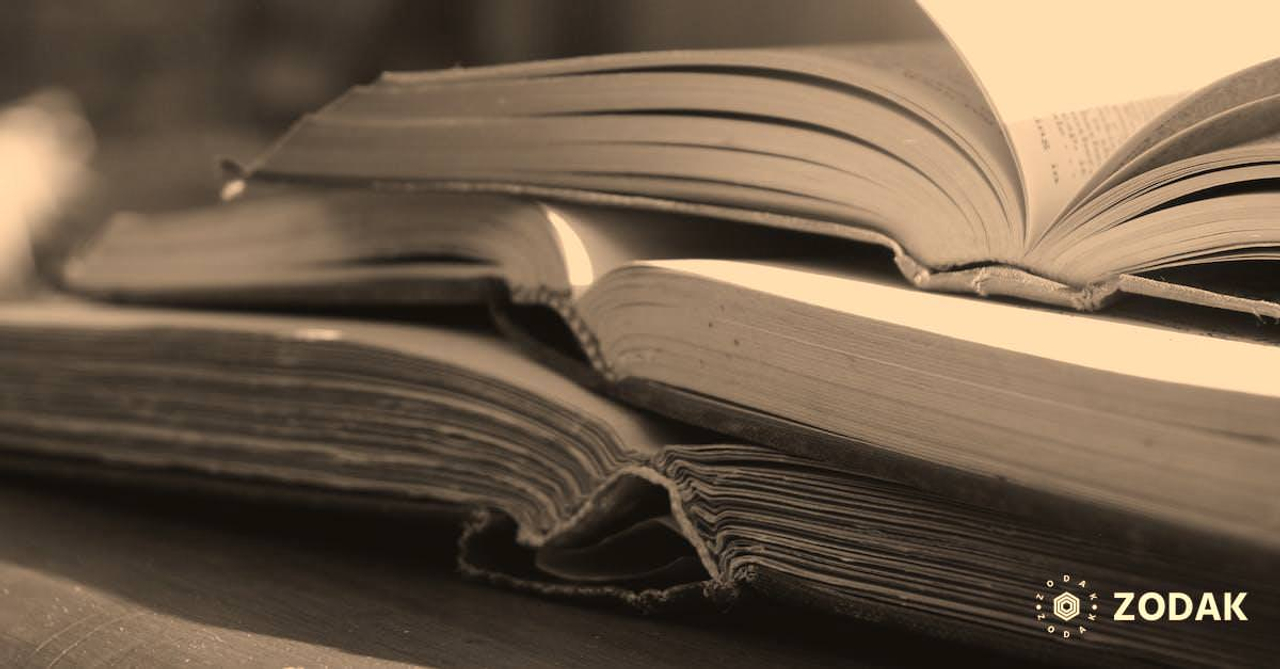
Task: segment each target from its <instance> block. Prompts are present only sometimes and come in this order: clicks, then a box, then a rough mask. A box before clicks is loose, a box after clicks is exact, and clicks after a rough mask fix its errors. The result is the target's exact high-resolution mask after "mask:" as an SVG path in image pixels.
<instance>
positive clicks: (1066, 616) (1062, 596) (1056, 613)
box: [1036, 574, 1098, 639]
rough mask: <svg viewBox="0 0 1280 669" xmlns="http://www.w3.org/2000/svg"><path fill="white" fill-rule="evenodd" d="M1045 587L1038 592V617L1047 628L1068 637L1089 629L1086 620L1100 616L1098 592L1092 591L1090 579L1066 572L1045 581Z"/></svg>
mask: <svg viewBox="0 0 1280 669" xmlns="http://www.w3.org/2000/svg"><path fill="white" fill-rule="evenodd" d="M1044 587H1045V588H1046V590H1044V591H1041V592H1037V593H1036V620H1037V621H1039V622H1040V623H1041V624H1042V625H1044V631H1046V632H1048V633H1049V634H1053V635H1058V636H1061V637H1062V638H1064V639H1070V638H1071V637H1072V636H1083V635H1084V633H1085V632H1088V631H1089V628H1088V627H1087V626H1085V623H1090V624H1092V623H1093V621H1095V620H1097V619H1098V593H1096V592H1090V591H1089V589H1088V588H1089V581H1088V580H1086V579H1083V578H1081V579H1076V580H1074V581H1073V580H1072V579H1071V575H1070V574H1063V575H1062V579H1061V580H1059V581H1056V582H1055V581H1054V580H1052V579H1050V580H1048V581H1045V582H1044Z"/></svg>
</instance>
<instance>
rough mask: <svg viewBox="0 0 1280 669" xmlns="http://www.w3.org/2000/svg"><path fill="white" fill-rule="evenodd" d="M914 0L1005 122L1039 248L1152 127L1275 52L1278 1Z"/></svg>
mask: <svg viewBox="0 0 1280 669" xmlns="http://www.w3.org/2000/svg"><path fill="white" fill-rule="evenodd" d="M918 1H919V2H920V4H921V5H922V6H923V7H924V8H925V10H926V11H927V12H928V13H929V15H930V16H931V17H932V18H933V19H934V21H935V22H937V24H938V26H939V28H940V29H941V30H942V31H943V32H944V33H945V34H946V35H947V37H948V38H949V39H950V40H951V42H952V43H953V45H954V46H955V47H956V49H957V50H958V51H959V52H960V54H961V56H962V57H963V58H964V60H965V61H966V62H967V63H968V65H969V67H970V68H971V69H972V70H973V72H974V75H975V77H976V78H977V79H978V81H979V82H980V84H981V85H982V87H983V89H984V91H985V93H986V94H987V97H988V100H989V102H990V103H991V106H992V107H993V109H994V111H995V112H996V115H997V116H998V117H999V118H1000V119H1001V121H1002V123H1003V125H1004V128H1005V132H1006V134H1007V136H1008V138H1009V141H1010V144H1011V145H1012V148H1013V151H1014V155H1015V156H1016V158H1017V160H1018V164H1019V168H1020V171H1021V173H1022V179H1023V188H1024V190H1025V192H1026V198H1027V205H1028V211H1029V212H1030V213H1029V215H1028V228H1029V230H1030V232H1031V234H1030V235H1029V237H1030V238H1033V239H1034V238H1035V236H1036V234H1037V233H1038V232H1039V231H1041V230H1043V229H1044V228H1045V227H1047V226H1048V225H1049V224H1050V223H1052V222H1053V220H1054V219H1055V218H1057V216H1058V215H1059V214H1060V213H1061V210H1062V209H1063V207H1064V206H1065V205H1066V204H1067V202H1069V201H1070V200H1071V199H1072V197H1073V196H1074V195H1075V194H1076V192H1077V191H1079V190H1080V189H1081V188H1082V187H1083V186H1084V184H1085V183H1086V182H1087V181H1088V180H1089V178H1090V177H1092V176H1093V173H1094V171H1095V170H1096V169H1097V168H1098V167H1099V166H1101V165H1102V164H1103V163H1105V162H1106V159H1107V158H1108V157H1109V156H1110V154H1111V153H1112V152H1114V151H1115V150H1116V149H1117V148H1119V147H1120V145H1122V144H1123V143H1124V142H1125V141H1127V140H1128V139H1129V138H1130V137H1132V136H1133V135H1134V134H1135V133H1136V132H1137V131H1138V130H1139V129H1140V128H1141V127H1142V126H1143V125H1145V124H1146V123H1147V122H1148V121H1150V120H1151V119H1153V118H1155V117H1156V116H1157V115H1159V114H1160V113H1161V112H1162V111H1164V110H1165V109H1167V108H1168V107H1169V106H1170V105H1172V104H1173V103H1174V102H1176V101H1177V100H1178V99H1180V98H1181V97H1182V96H1184V95H1185V94H1186V93H1188V92H1190V91H1192V90H1195V89H1197V88H1200V87H1202V86H1205V85H1207V84H1209V83H1210V82H1212V81H1214V80H1216V79H1218V78H1221V77H1223V76H1226V75H1228V74H1230V73H1232V72H1235V71H1237V70H1240V69H1243V68H1245V67H1248V66H1250V65H1253V64H1255V63H1258V62H1261V61H1264V60H1267V59H1270V58H1272V57H1275V56H1277V55H1280V39H1277V37H1276V28H1277V26H1280V3H1275V2H1262V1H1252V2H1251V1H1247V0H1221V1H1218V2H1212V3H1191V2H1167V1H1164V2H1159V1H1155V0H1126V1H1125V2H1115V1H1114V0H1076V1H1074V2H1071V3H1047V2H1028V1H1025V0H1024V1H1017V0H986V1H984V2H962V1H961V0H918Z"/></svg>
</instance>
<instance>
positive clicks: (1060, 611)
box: [1053, 592, 1080, 622]
mask: <svg viewBox="0 0 1280 669" xmlns="http://www.w3.org/2000/svg"><path fill="white" fill-rule="evenodd" d="M1053 615H1055V616H1058V618H1059V619H1060V620H1062V622H1067V621H1068V620H1071V619H1072V618H1074V617H1076V616H1078V615H1080V598H1079V597H1076V596H1075V595H1074V594H1072V593H1070V592H1064V593H1062V594H1060V595H1058V596H1057V597H1054V598H1053Z"/></svg>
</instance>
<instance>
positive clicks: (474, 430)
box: [0, 300, 1280, 666]
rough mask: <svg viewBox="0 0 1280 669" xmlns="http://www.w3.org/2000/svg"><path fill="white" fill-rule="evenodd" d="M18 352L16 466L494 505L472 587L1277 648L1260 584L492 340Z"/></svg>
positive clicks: (321, 331)
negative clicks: (1179, 615)
mask: <svg viewBox="0 0 1280 669" xmlns="http://www.w3.org/2000/svg"><path fill="white" fill-rule="evenodd" d="M0 344H2V345H0V371H2V372H3V374H2V375H0V378H4V379H24V383H22V384H15V383H3V384H0V426H3V430H0V433H2V434H3V437H0V457H2V458H3V459H4V461H5V462H6V463H7V462H9V461H10V459H12V458H18V459H19V461H20V462H22V463H23V465H24V466H33V465H30V458H33V457H34V458H44V459H46V460H48V462H47V463H45V464H44V465H42V466H43V467H45V468H46V469H47V468H50V467H52V466H53V465H52V464H50V463H53V462H63V463H68V464H69V463H74V462H76V461H79V462H82V463H98V464H97V465H88V466H96V467H106V466H110V467H114V468H117V469H123V470H129V469H133V470H137V471H139V472H147V471H153V472H157V473H160V474H161V475H165V474H163V472H173V475H175V476H179V475H180V473H182V472H198V473H204V474H208V475H213V476H216V477H218V478H220V479H223V480H228V481H260V482H265V483H271V484H275V485H287V486H288V487H290V488H293V489H300V490H301V489H314V490H320V491H325V490H328V491H334V492H339V493H343V494H364V495H372V496H374V497H376V498H379V499H393V500H394V499H401V500H406V501H408V500H424V501H428V502H430V503H432V504H438V503H445V504H449V505H454V506H457V507H460V508H463V509H475V510H476V513H475V514H474V515H473V516H472V518H471V521H470V523H469V525H468V527H467V529H466V531H465V532H464V536H463V538H462V540H461V555H460V565H461V568H462V569H463V571H464V572H466V573H469V574H471V575H473V576H476V577H479V578H484V579H489V580H493V581H495V582H498V583H501V584H504V585H508V586H513V587H518V588H526V589H529V590H533V591H537V592H540V593H543V594H549V595H557V596H573V597H587V598H595V599H603V600H614V601H621V602H625V603H627V604H630V605H633V606H638V607H641V608H643V609H646V610H662V609H671V608H673V607H681V606H697V605H702V606H705V605H708V604H710V605H712V606H729V605H731V604H732V602H733V601H734V600H735V599H736V598H738V597H742V596H746V595H752V596H761V597H768V598H775V599H779V600H783V601H788V602H792V603H799V604H803V605H806V606H810V607H818V608H822V609H827V610H831V611H835V612H839V613H842V614H845V615H852V616H857V617H861V618H866V619H872V620H879V621H885V622H890V623H893V624H898V625H903V626H907V627H910V628H913V629H917V630H921V631H924V632H927V633H929V634H934V635H940V636H945V637H950V638H955V639H962V640H966V641H969V642H974V643H981V644H987V645H991V646H994V647H999V648H1003V649H1005V650H1009V651H1017V652H1022V653H1027V654H1029V655H1031V656H1036V657H1041V658H1047V659H1055V658H1056V659H1062V658H1063V657H1069V658H1071V659H1073V660H1075V661H1080V660H1084V659H1088V658H1092V660H1093V661H1098V662H1102V661H1106V662H1111V663H1114V662H1117V661H1125V662H1131V661H1146V662H1161V663H1179V664H1183V665H1187V664H1203V665H1219V666H1220V665H1222V664H1224V663H1225V664H1252V663H1257V662H1264V661H1265V660H1266V658H1270V657H1273V656H1274V653H1275V652H1276V650H1277V649H1276V645H1275V644H1276V639H1275V637H1274V636H1273V635H1269V634H1268V632H1269V631H1270V628H1269V627H1268V626H1267V625H1266V623H1265V621H1267V620H1268V619H1274V616H1276V615H1280V608H1277V607H1278V606H1280V593H1278V592H1276V591H1275V589H1274V583H1273V582H1272V581H1271V580H1270V579H1268V578H1267V577H1266V575H1265V574H1262V573H1257V572H1248V571H1237V570H1233V569H1230V568H1225V567H1224V566H1223V565H1221V564H1216V563H1212V562H1208V563H1206V562H1198V561H1193V560H1192V561H1189V560H1183V559H1178V558H1174V557H1171V556H1169V555H1167V554H1165V553H1162V552H1151V551H1135V550H1133V549H1130V548H1122V547H1117V546H1116V545H1115V544H1113V543H1109V542H1108V541H1107V540H1105V539H1103V538H1100V537H1099V536H1098V535H1096V534H1093V533H1090V532H1085V531H1076V532H1059V531H1055V530H1050V529H1046V528H1045V527H1043V526H1041V525H1039V524H1038V523H1036V522H1034V521H1033V520H1028V519H1026V518H1022V517H1019V516H1015V515H1011V514H1008V513H1005V512H1001V511H998V510H992V509H989V508H983V507H980V506H975V505H971V504H964V503H957V502H956V501H955V500H953V499H950V498H947V497H943V496H940V495H937V494H935V493H932V492H930V491H928V490H922V489H920V488H915V487H911V486H908V485H903V484H901V483H898V482H894V481H890V480H886V479H883V478H880V477H876V476H873V475H868V474H866V473H855V472H850V471H847V470H844V469H841V468H839V467H834V466H832V465H830V464H828V463H825V462H823V461H821V460H815V459H811V458H805V457H800V456H795V455H789V454H784V453H780V452H778V451H776V450H773V449H770V448H767V447H763V446H757V445H751V444H745V443H735V442H732V441H729V442H725V441H724V440H723V438H722V437H716V436H715V435H711V434H709V433H707V432H704V431H700V430H696V429H694V428H690V427H687V426H684V425H681V424H678V423H674V422H671V421H667V420H663V419H660V418H657V417H654V416H651V415H646V414H643V413H640V412H637V411H634V410H631V409H627V408H625V407H623V406H621V405H619V404H617V403H614V402H611V401H609V400H607V399H604V398H602V397H601V396H599V395H596V394H594V393H592V392H590V391H588V390H586V389H584V388H583V387H582V386H581V385H580V384H578V383H576V382H574V381H573V380H571V379H569V378H566V377H564V376H563V375H560V374H559V373H557V372H556V371H555V370H554V369H553V368H551V367H548V366H545V365H542V364H540V363H538V362H535V361H533V360H531V359H530V358H527V357H525V356H523V355H522V354H521V353H519V352H518V351H517V350H516V349H514V348H513V347H512V346H511V345H510V343H509V342H506V341H505V340H503V339H502V338H500V337H499V336H496V335H495V334H494V333H492V332H487V331H485V330H483V329H482V328H479V327H477V326H475V325H469V326H467V327H461V326H452V327H445V326H439V325H437V326H422V325H405V324H395V323H386V322H375V321H371V320H353V319H350V318H335V317H289V316H277V315H266V314H244V313H238V314H237V313H226V312H217V311H175V310H165V309H156V308H141V307H115V306H105V305H92V304H85V303H79V302H75V301H71V300H52V301H46V302H38V303H27V304H10V305H4V306H2V307H0ZM22 458H27V460H21V459H22ZM178 480H182V479H181V478H179V479H178ZM1064 579H1065V580H1064ZM1047 581H1052V582H1061V583H1062V586H1061V587H1064V588H1065V589H1064V590H1063V592H1064V594H1066V593H1069V594H1071V595H1073V596H1076V595H1078V596H1079V598H1081V599H1082V600H1083V602H1084V603H1083V605H1082V607H1083V610H1082V611H1081V612H1080V613H1079V616H1078V619H1075V620H1073V621H1072V622H1071V624H1069V625H1068V624H1057V625H1055V624H1054V621H1053V620H1052V619H1049V620H1048V622H1046V621H1045V617H1044V616H1043V615H1041V614H1043V613H1044V611H1043V610H1041V611H1040V613H1037V608H1038V607H1037V602H1041V606H1043V605H1044V604H1043V601H1044V600H1043V598H1042V597H1041V598H1037V593H1040V594H1041V595H1043V592H1044V591H1046V589H1049V590H1051V591H1052V588H1053V587H1055V586H1053V585H1046V582H1047ZM1108 588H1110V589H1132V590H1137V591H1146V590H1152V591H1165V590H1173V591H1177V592H1195V593H1199V592H1213V593H1217V592H1219V591H1228V590H1230V591H1242V590H1247V591H1248V593H1249V594H1248V599H1247V601H1246V602H1245V606H1246V610H1247V611H1248V614H1247V615H1248V616H1250V618H1251V620H1256V621H1259V623H1260V624H1254V625H1249V624H1243V623H1242V624H1234V625H1232V624H1219V625H1213V624H1208V625H1188V624H1185V623H1182V624H1180V623H1177V622H1169V623H1163V624H1162V623H1149V624H1141V625H1131V624H1130V625H1126V624H1123V623H1120V622H1116V621H1113V620H1111V618H1112V616H1113V614H1114V613H1116V611H1115V607H1116V605H1117V604H1116V601H1115V600H1114V599H1113V598H1112V597H1111V596H1110V590H1108ZM1095 591H1096V592H1102V593H1103V596H1102V597H1101V598H1098V599H1092V598H1090V597H1089V595H1090V594H1091V593H1094V592H1095ZM1053 592H1056V591H1053ZM1214 596H1215V597H1217V594H1215V595H1214ZM1223 613H1224V612H1219V615H1222V614H1223ZM1064 631H1065V632H1066V634H1065V635H1064V634H1063V632H1064ZM1062 644H1076V645H1075V647H1073V648H1071V649H1070V650H1067V648H1066V647H1064V646H1063V645H1062ZM1066 653H1070V655H1066Z"/></svg>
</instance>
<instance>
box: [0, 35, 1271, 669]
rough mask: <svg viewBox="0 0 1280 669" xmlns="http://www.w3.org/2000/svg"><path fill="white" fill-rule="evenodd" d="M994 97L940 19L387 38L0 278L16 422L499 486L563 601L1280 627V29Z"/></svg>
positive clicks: (1017, 636)
mask: <svg viewBox="0 0 1280 669" xmlns="http://www.w3.org/2000/svg"><path fill="white" fill-rule="evenodd" d="M979 74H981V73H979ZM993 100H998V96H991V97H988V96H984V94H983V92H982V90H981V88H980V87H979V85H978V82H977V79H975V77H974V75H972V74H970V72H969V71H968V70H967V69H965V67H964V66H963V61H961V59H960V58H959V57H957V55H956V53H955V51H954V50H953V47H952V46H951V45H949V44H947V43H945V42H941V41H937V42H932V41H930V42H911V43H893V44H865V45H851V46H836V47H824V48H804V49H758V50H734V51H687V52H665V53H648V54H628V55H618V56H603V57H591V58H582V59H573V60H564V61H553V62H538V63H529V64H523V65H513V66H500V67H490V68H477V69H455V70H449V71H443V72H435V73H422V74H394V75H387V76H385V77H384V78H383V79H382V80H380V81H378V82H377V83H375V84H372V85H369V86H362V87H357V88H356V89H354V90H352V91H351V92H349V93H348V94H346V95H345V96H343V97H342V98H340V99H339V100H337V101H335V102H334V103H332V104H331V105H329V106H327V107H325V108H324V109H322V110H320V111H318V112H317V113H315V114H312V115H309V116H307V117H305V118H303V119H302V120H300V121H299V122H298V123H297V124H296V125H295V126H294V128H293V129H292V130H290V131H289V133H288V134H287V135H285V136H284V137H283V138H282V139H281V140H280V141H279V142H278V143H277V144H276V146H275V147H273V148H272V149H271V150H270V151H269V152H267V153H266V155H265V156H263V157H262V158H261V159H260V160H258V161H257V162H256V163H254V164H253V165H251V166H249V167H248V168H247V169H245V170H244V171H243V172H241V173H239V174H237V175H235V176H234V178H232V179H231V180H230V181H229V182H228V184H227V186H226V189H225V195H226V200H227V201H226V202H225V203H223V204H220V205H218V206H216V207H212V208H209V209H205V210H198V211H188V212H183V213H179V214H171V215H166V216H159V217H142V216H137V215H120V216H118V217H117V218H115V219H114V220H112V221H111V222H110V224H109V225H108V226H106V227H105V229H104V230H103V231H102V233H101V234H100V235H99V236H98V237H97V238H96V239H95V240H93V242H92V243H91V244H89V245H88V246H86V247H85V249H83V251H82V252H81V253H79V254H78V255H77V256H76V257H75V258H73V259H72V261H71V262H69V263H68V264H67V266H66V267H65V271H64V272H63V275H62V276H61V277H59V281H60V283H61V285H62V287H63V288H64V290H63V291H62V294H61V295H60V296H59V297H56V298H50V299H45V300H42V301H39V302H30V303H19V304H11V305H6V306H3V307H0V342H2V344H0V370H3V374H0V379H3V381H0V426H2V427H3V429H2V430H0V434H2V435H3V436H0V447H2V448H3V449H4V451H5V452H6V453H9V454H10V456H12V457H18V456H22V457H39V458H53V459H60V461H65V462H81V463H93V462H96V463H99V465H98V466H103V467H107V466H110V467H116V468H121V467H123V468H136V469H138V470H147V469H149V470H156V469H161V470H184V471H188V472H191V471H195V472H203V473H207V474H210V475H217V476H223V477H234V478H240V479H250V480H256V481H263V482H272V483H276V484H287V485H292V486H300V487H310V488H317V489H327V490H334V491H342V492H344V493H350V494H367V495H384V496H395V497H400V498H413V499H430V500H434V501H443V502H448V503H452V504H456V505H458V506H459V507H460V508H467V509H475V510H476V512H475V514H474V515H473V516H472V517H471V520H470V521H469V524H468V527H467V529H466V532H465V535H464V538H463V541H462V546H461V554H460V563H461V568H462V569H463V571H464V572H466V573H468V574H471V575H473V576H476V577H480V578H484V579H489V580H492V581H494V582H496V583H499V584H502V585H505V586H509V587H517V588H526V589H530V590H533V591H537V592H540V593H544V594H547V595H552V596H565V597H586V598H597V599H599V598H603V599H613V600H619V601H622V602H626V603H628V604H630V605H634V606H637V607H640V608H642V609H646V610H663V609H669V608H675V607H681V606H690V605H696V604H697V603H698V602H702V603H707V602H710V603H711V604H712V605H714V606H728V605H731V604H732V602H733V600H734V598H736V597H739V596H741V595H743V594H746V593H755V594H756V595H761V596H765V597H769V598H775V599H777V600H779V601H787V602H791V603H800V604H803V605H806V606H811V607H814V608H816V609H822V610H826V611H834V612H837V613H839V614H843V615H849V616H854V617H859V618H867V619H874V620H881V621H884V622H885V623H886V624H894V625H903V626H908V627H911V628H914V629H919V630H921V631H923V632H925V633H927V634H930V635H937V636H943V637H951V638H958V639H963V640H968V641H972V642H975V643H982V644H990V645H991V646H993V647H998V648H1005V649H1009V650H1011V651H1015V652H1020V653H1026V654H1029V655H1032V656H1037V657H1055V658H1057V659H1067V660H1068V661H1071V660H1074V659H1087V658H1092V659H1094V660H1097V659H1106V660H1115V661H1126V662H1127V661H1154V662H1165V663H1202V664H1218V663H1224V662H1226V663H1259V662H1265V661H1266V658H1274V656H1275V653H1276V652H1277V650H1278V648H1277V639H1278V638H1280V637H1278V636H1277V635H1276V634H1275V632H1276V628H1275V625H1276V621H1277V620H1280V618H1278V617H1280V588H1277V585H1276V583H1275V581H1274V578H1273V576H1272V568H1273V567H1274V565H1275V564H1276V562H1275V560H1276V557H1277V555H1280V478H1277V477H1278V475H1280V347H1277V346H1276V343H1275V342H1276V338H1277V334H1280V332H1278V331H1277V330H1276V329H1275V327H1274V325H1272V322H1273V321H1272V319H1274V318H1276V317H1280V283H1277V282H1276V281H1275V279H1274V276H1275V274H1274V265H1273V264H1272V263H1273V262H1274V261H1275V260H1276V259H1278V258H1280V252H1278V251H1277V248H1280V186H1277V183H1280V181H1277V179H1280V122H1277V121H1276V120H1275V119H1276V118H1280V116H1277V115H1276V114H1275V113H1274V112H1275V111H1276V106H1277V101H1278V100H1280V61H1270V62H1265V63H1263V64H1261V65H1256V66H1253V67H1251V68H1249V69H1246V70H1244V71H1241V72H1238V73H1237V74H1235V75H1231V76H1227V77H1225V78H1222V79H1219V80H1218V81H1216V82H1215V83H1213V84H1211V85H1209V86H1207V87H1204V88H1201V89H1199V90H1197V91H1196V92H1194V93H1190V94H1187V95H1184V96H1181V97H1174V98H1164V97H1162V98H1157V99H1147V100H1141V101H1136V102H1129V103H1125V104H1117V105H1112V106H1107V107H1102V108H1096V109H1090V110H1084V111H1080V110H1076V111H1074V112H1073V113H1070V114H1068V113H1063V114H1059V115H1056V116H1054V117H1051V118H1047V119H1034V124H1033V125H1032V126H1027V127H1032V128H1038V131H1037V132H1036V134H1035V136H1034V140H1035V143H1034V144H1033V145H1028V144H1022V143H1021V142H1023V141H1024V140H1026V139H1027V135H1026V134H1025V133H1023V132H1021V130H1020V128H1021V129H1025V127H1024V126H1019V125H1018V124H1016V123H1009V122H1007V119H1005V117H1004V116H1003V115H1002V114H1001V113H1000V110H999V109H997V108H995V107H993V104H994V103H993V102H992V101H993ZM1068 138H1070V139H1071V141H1073V142H1074V143H1071V142H1068V141H1067V139H1068ZM1035 147H1040V148H1039V150H1038V151H1039V152H1038V153H1037V152H1036V148H1035ZM1042 159H1043V160H1042ZM1037 161H1040V162H1037ZM1091 161H1092V162H1091ZM1083 166H1087V167H1088V168H1089V169H1085V168H1084V167H1083ZM1041 167H1043V168H1045V169H1050V168H1052V169H1053V170H1055V172H1053V178H1051V179H1047V180H1046V179H1042V178H1040V176H1036V175H1035V174H1033V172H1035V170H1036V169H1039V168H1041ZM1041 176H1043V175H1041ZM1064 189H1065V190H1064ZM954 293H971V295H958V294H954ZM1081 312H1096V313H1081ZM1153 593H1154V594H1153ZM1179 593H1181V596H1175V595H1179ZM1242 593H1247V595H1244V594H1242ZM1184 598H1185V599H1186V600H1187V601H1189V602H1190V604H1184V601H1183V600H1184ZM1206 601H1207V602H1208V604H1206V603H1205V602H1206ZM1157 605H1158V606H1157ZM1209 605H1212V611H1209V610H1208V609H1207V608H1206V607H1208V606H1209ZM1186 606H1190V607H1191V608H1190V609H1186ZM1184 609H1185V610H1186V611H1189V613H1187V615H1185V616H1184V615H1183V611H1184ZM1157 610H1158V613H1157ZM853 643H855V644H856V642H853ZM851 652H856V648H851Z"/></svg>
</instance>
